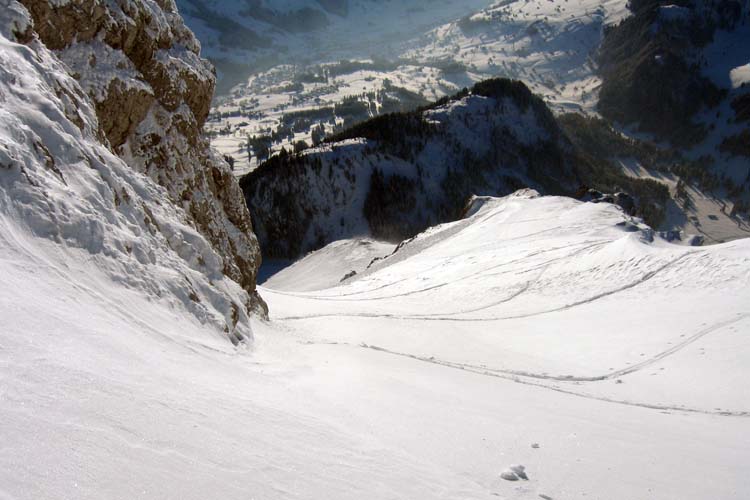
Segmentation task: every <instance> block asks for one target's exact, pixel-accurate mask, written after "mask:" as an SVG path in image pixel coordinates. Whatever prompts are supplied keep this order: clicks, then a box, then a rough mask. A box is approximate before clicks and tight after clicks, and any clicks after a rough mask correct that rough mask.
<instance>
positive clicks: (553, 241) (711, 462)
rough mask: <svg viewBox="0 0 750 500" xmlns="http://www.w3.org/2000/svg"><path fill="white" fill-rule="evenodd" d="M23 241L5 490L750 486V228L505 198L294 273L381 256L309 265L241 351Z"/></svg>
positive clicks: (13, 298) (15, 254)
mask: <svg viewBox="0 0 750 500" xmlns="http://www.w3.org/2000/svg"><path fill="white" fill-rule="evenodd" d="M3 235H6V236H5V237H3V238H2V239H0V276H2V277H3V285H4V286H3V287H1V288H0V311H2V315H3V322H2V328H1V329H0V443H2V445H1V446H2V448H1V449H2V452H1V453H0V497H2V498H12V499H31V498H33V499H45V498H49V499H52V498H54V499H59V498H76V499H87V498H92V499H93V498H96V499H101V498H107V499H118V498H122V499H126V498H127V499H132V498H159V499H166V498H175V499H177V498H179V499H190V498H195V499H205V498H226V499H231V498H238V499H240V498H241V499H247V498H258V499H282V498H284V499H287V498H288V499H293V498H300V499H301V498H305V499H309V498H330V499H335V498H340V499H351V498H366V499H381V498H383V499H385V498H388V499H394V498H420V499H425V498H442V499H466V498H488V499H490V498H508V499H539V498H543V499H550V498H553V499H575V498H606V499H612V500H617V499H623V500H625V499H633V498H649V499H651V498H653V499H673V498H680V499H701V500H702V499H706V498H717V499H718V498H721V499H731V498H736V499H743V498H747V497H748V495H750V479H749V478H748V476H747V474H746V470H747V464H748V463H750V420H749V419H750V382H748V380H750V377H748V375H750V373H749V370H750V368H748V363H747V359H748V355H750V342H749V341H748V335H747V334H748V332H749V331H750V292H749V291H748V290H750V288H749V285H750V240H739V241H735V242H732V243H728V244H723V245H717V246H712V247H706V248H695V247H685V246H679V245H672V244H670V243H666V242H664V241H662V240H660V239H658V238H655V239H652V234H651V232H650V231H649V230H647V229H646V228H644V227H642V226H640V225H638V224H637V222H634V221H631V220H628V219H626V217H625V216H623V215H622V213H621V212H620V211H619V210H618V209H616V208H615V207H613V206H611V205H607V204H584V203H580V202H577V201H574V200H571V199H567V198H554V197H549V198H546V197H535V196H534V195H533V193H530V192H523V193H518V194H516V195H514V196H511V197H508V198H505V199H502V200H496V199H482V200H478V201H477V202H476V204H475V209H474V210H473V211H472V213H471V216H470V217H469V218H468V219H465V220H462V221H458V222H455V223H452V224H447V225H444V226H441V227H438V228H433V229H431V230H429V231H428V232H426V233H424V234H422V235H420V236H419V237H417V238H416V239H415V240H413V241H411V242H409V243H407V244H405V245H403V246H402V247H401V248H400V249H399V250H398V251H397V252H396V253H395V254H393V255H392V256H390V257H388V258H387V259H385V260H383V261H379V262H378V263H376V264H375V265H373V266H372V267H371V268H370V269H369V270H364V269H359V270H358V271H359V274H358V275H357V276H356V277H354V278H352V279H350V280H348V281H346V282H345V283H344V284H342V285H339V286H337V287H334V288H328V289H323V290H317V291H306V292H304V291H294V290H292V289H291V284H292V283H293V281H294V280H293V276H294V273H297V275H298V276H299V279H300V282H301V283H302V282H303V280H304V278H305V276H307V275H309V274H310V273H320V276H321V278H326V277H327V278H329V279H331V280H333V279H335V281H338V280H339V279H340V276H341V275H342V274H343V273H348V272H349V271H351V270H353V269H351V268H352V266H358V265H362V264H361V262H364V260H366V259H363V260H362V259H361V262H360V264H356V263H355V261H356V260H357V259H353V260H350V261H349V262H346V263H345V264H344V265H342V266H340V269H336V268H335V266H330V265H329V266H328V267H327V268H324V267H322V266H321V265H320V262H321V261H320V260H317V261H316V259H315V258H314V255H313V256H310V257H309V258H308V259H306V262H307V263H306V264H305V261H302V262H301V263H299V265H298V266H296V267H292V268H289V269H288V270H287V271H285V272H286V273H287V274H286V277H285V285H286V286H284V288H285V290H284V291H280V290H276V291H275V290H272V289H270V288H264V289H262V290H261V293H262V294H263V296H264V298H266V300H267V301H268V302H269V306H270V310H271V320H270V321H269V322H261V321H257V320H256V321H255V322H254V325H253V327H254V341H253V342H252V343H251V344H248V345H247V346H246V347H242V346H240V347H238V348H234V347H232V346H231V344H230V343H229V342H228V341H227V340H226V339H225V338H223V337H222V336H221V335H219V334H216V333H215V332H214V333H212V330H211V329H210V328H209V329H207V328H206V327H204V326H202V325H200V324H199V322H198V321H197V320H196V319H193V317H192V316H190V315H187V314H185V313H184V312H181V311H180V310H179V309H174V310H170V309H169V308H168V307H167V306H166V305H164V304H163V303H162V302H160V301H158V300H153V299H147V298H146V295H145V294H142V293H139V292H137V291H135V290H129V289H128V288H126V287H124V286H122V284H119V283H113V282H112V280H111V277H109V276H103V275H102V276H100V275H99V274H98V273H97V272H95V271H93V269H92V267H91V265H90V262H89V260H88V257H87V255H86V254H84V253H81V254H77V255H76V254H66V256H65V259H63V260H61V259H62V258H60V259H58V257H56V256H55V255H56V254H55V252H53V251H51V250H49V249H45V247H44V246H43V245H40V244H39V242H38V241H37V239H35V238H33V237H28V238H22V240H20V241H24V242H25V244H24V248H26V249H27V250H29V251H27V252H26V251H21V249H22V248H21V247H20V246H19V243H18V242H19V240H18V239H12V238H8V237H7V233H5V232H3ZM50 245H51V244H50ZM346 248H352V249H354V250H356V249H357V248H358V244H355V243H341V244H339V245H338V246H337V247H335V248H333V249H331V248H328V249H324V250H323V251H322V252H328V253H329V254H330V253H331V252H333V253H336V254H337V255H338V254H339V253H341V252H342V251H344V252H345V249H346ZM384 250H387V249H384ZM337 252H338V253H337ZM40 256H44V257H45V261H44V262H42V261H40V259H39V257H40ZM335 281H334V282H335ZM269 284H271V282H269ZM309 288H314V287H312V286H310V287H308V289H309ZM513 465H522V466H525V469H523V474H522V475H525V476H526V477H527V478H528V479H522V478H520V477H519V474H518V473H511V472H512V469H511V467H512V466H513ZM514 469H515V470H516V471H521V468H520V467H515V468H514ZM503 472H505V473H506V474H505V476H506V477H510V478H511V479H513V478H515V479H517V480H516V481H509V480H505V479H502V478H501V473H503Z"/></svg>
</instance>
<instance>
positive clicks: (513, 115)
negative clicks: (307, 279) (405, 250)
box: [241, 80, 582, 258]
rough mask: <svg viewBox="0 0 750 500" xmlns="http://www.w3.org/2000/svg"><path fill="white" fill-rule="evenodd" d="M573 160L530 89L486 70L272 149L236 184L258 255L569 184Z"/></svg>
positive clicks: (574, 173)
mask: <svg viewBox="0 0 750 500" xmlns="http://www.w3.org/2000/svg"><path fill="white" fill-rule="evenodd" d="M577 160H578V159H577V157H576V156H575V151H574V149H573V147H572V146H571V144H570V143H569V142H568V141H567V139H566V138H565V136H564V135H563V134H562V132H561V130H560V129H559V127H558V126H557V123H556V122H555V119H554V117H553V116H552V113H551V112H550V111H549V109H548V108H547V107H546V106H545V104H544V103H543V102H542V101H541V100H540V99H539V98H537V97H535V96H533V95H532V94H531V92H530V91H529V90H528V88H526V87H525V86H524V85H523V84H522V83H520V82H516V81H511V80H490V81H487V82H483V83H482V84H477V85H476V86H475V87H474V88H473V89H472V91H471V92H470V91H468V90H467V91H466V92H465V93H462V94H458V95H456V96H454V97H452V98H450V99H445V100H443V101H440V102H438V103H436V104H434V105H432V106H429V107H427V108H424V109H421V110H418V111H415V112H412V113H403V114H391V115H385V116H382V117H380V118H376V119H373V120H370V121H368V122H365V123H363V124H361V125H358V126H355V127H354V128H352V129H349V130H347V131H345V132H343V133H342V134H341V135H338V136H335V137H333V138H331V139H330V142H328V143H326V144H324V145H321V146H320V147H318V148H314V149H310V150H307V151H304V152H303V153H301V154H294V155H282V156H276V157H273V158H271V159H270V160H269V161H268V162H266V163H265V164H264V165H263V166H262V167H261V168H260V169H258V170H255V171H254V172H252V173H250V174H248V175H247V176H245V177H243V178H242V180H241V186H242V188H243V190H244V192H245V195H246V199H247V202H248V206H249V207H250V210H251V213H252V214H253V222H254V227H255V228H256V231H257V234H258V238H259V240H260V242H261V247H262V248H263V249H264V251H265V252H266V255H267V256H269V257H285V258H295V257H297V256H299V255H300V254H303V253H305V252H307V251H310V250H314V249H316V248H319V247H321V246H322V245H324V244H326V243H330V242H332V241H335V240H337V239H342V238H350V237H352V236H358V235H359V236H364V235H371V236H372V237H374V238H376V239H386V240H389V241H395V242H397V241H400V240H402V239H404V238H407V237H410V236H413V235H414V234H416V233H417V232H419V231H421V230H423V229H425V228H427V227H428V226H430V225H433V224H436V223H438V222H446V221H449V220H455V219H456V218H458V217H459V216H460V215H461V212H462V210H463V208H464V205H465V203H466V200H467V198H468V197H469V196H470V195H472V194H494V195H498V194H507V193H510V192H513V191H514V190H516V189H517V188H518V187H522V186H530V187H537V188H539V189H545V190H546V191H547V192H552V193H569V194H572V193H573V192H574V191H575V190H576V189H577V188H578V187H579V186H580V185H581V183H582V181H581V179H580V175H579V165H578V164H577Z"/></svg>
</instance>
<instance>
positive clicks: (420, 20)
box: [177, 0, 490, 92]
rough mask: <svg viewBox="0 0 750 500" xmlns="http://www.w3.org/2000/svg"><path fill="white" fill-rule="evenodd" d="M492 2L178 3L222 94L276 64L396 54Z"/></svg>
mask: <svg viewBox="0 0 750 500" xmlns="http://www.w3.org/2000/svg"><path fill="white" fill-rule="evenodd" d="M489 3H490V0H460V1H448V0H406V1H399V2H393V1H391V2H385V3H384V2H381V1H377V0H283V1H271V0H228V1H224V0H177V4H178V6H179V8H180V12H181V13H182V15H183V16H184V17H185V21H186V23H187V25H188V26H189V27H190V28H191V29H192V30H193V31H195V33H196V34H197V36H198V38H199V39H200V40H201V43H202V45H203V53H204V55H206V56H207V57H209V58H210V59H211V61H212V62H214V63H215V64H216V65H217V67H218V68H219V71H220V81H221V82H222V86H221V91H222V92H225V91H227V90H229V88H231V86H232V85H233V84H236V83H241V82H242V81H244V80H245V79H246V78H247V77H248V76H249V75H251V74H253V73H254V72H257V71H258V70H262V69H267V68H270V67H273V66H276V65H278V64H291V63H304V62H310V61H312V62H321V61H333V60H338V59H341V58H350V57H363V56H370V55H380V56H395V55H397V54H398V53H399V52H400V45H401V44H402V43H403V42H405V41H406V40H409V39H411V38H413V37H414V36H415V35H416V34H419V33H422V32H425V31H427V30H430V29H432V28H434V27H435V26H436V25H438V24H440V23H444V22H446V21H448V20H451V19H456V18H459V17H462V16H464V15H466V12H468V11H471V10H474V9H479V8H482V7H485V6H487V5H488V4H489Z"/></svg>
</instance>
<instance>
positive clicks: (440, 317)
mask: <svg viewBox="0 0 750 500" xmlns="http://www.w3.org/2000/svg"><path fill="white" fill-rule="evenodd" d="M698 253H700V251H692V252H686V253H684V254H682V255H680V256H679V257H677V258H675V259H673V260H671V261H670V262H667V263H666V264H664V265H662V266H661V267H659V268H658V269H656V270H654V271H649V272H648V273H646V274H644V275H643V276H642V277H641V278H639V279H637V280H635V281H633V282H632V283H628V284H627V285H624V286H621V287H618V288H616V289H614V290H609V291H607V292H603V293H599V294H596V295H593V296H592V297H589V298H587V299H583V300H579V301H576V302H573V303H571V304H566V305H564V306H560V307H555V308H552V309H546V310H544V311H535V312H531V313H525V314H518V315H513V316H496V317H488V318H451V317H449V314H444V313H441V314H414V315H405V314H399V315H397V314H388V313H382V314H379V313H346V312H341V313H327V314H311V315H305V316H282V317H278V318H275V319H277V320H279V321H301V320H307V319H318V318H332V317H356V318H383V319H391V320H394V319H395V320H403V319H416V320H422V321H466V322H487V321H504V320H510V319H522V318H531V317H534V316H540V315H543V314H550V313H555V312H560V311H565V310H567V309H572V308H574V307H578V306H581V305H585V304H590V303H592V302H595V301H597V300H599V299H603V298H605V297H609V296H610V295H614V294H616V293H620V292H624V291H626V290H629V289H631V288H634V287H636V286H638V285H642V284H643V283H645V282H647V281H649V280H651V279H652V278H654V277H655V276H657V275H658V274H659V273H661V272H662V271H664V270H666V269H668V268H670V267H672V266H673V265H675V264H676V263H677V262H679V261H681V260H683V259H684V258H686V257H688V256H691V255H693V254H698ZM447 284H448V283H445V284H443V285H440V286H444V285H447ZM433 288H437V287H433ZM272 293H273V292H272ZM405 295H408V294H405ZM393 297H398V296H397V295H394V296H393ZM363 300H371V299H363ZM503 302H507V301H500V302H498V303H503ZM494 305H497V304H494ZM489 307H492V305H489V306H487V307H483V308H480V309H477V310H482V309H486V308H489ZM471 312H474V311H471ZM450 314H460V313H450Z"/></svg>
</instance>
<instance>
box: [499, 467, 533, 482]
mask: <svg viewBox="0 0 750 500" xmlns="http://www.w3.org/2000/svg"><path fill="white" fill-rule="evenodd" d="M500 477H501V478H503V479H505V480H506V481H518V480H519V479H523V480H525V481H528V480H529V476H527V475H526V467H524V466H523V465H511V466H510V467H508V468H507V469H505V470H504V471H502V472H501V473H500Z"/></svg>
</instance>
